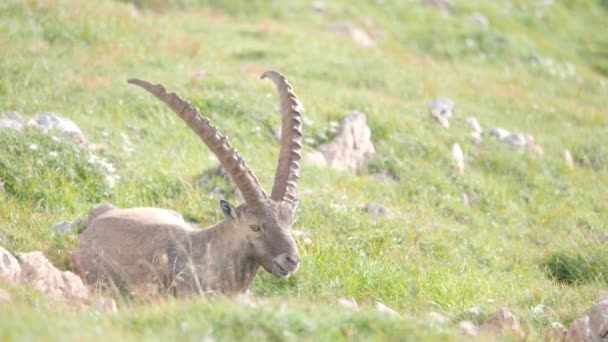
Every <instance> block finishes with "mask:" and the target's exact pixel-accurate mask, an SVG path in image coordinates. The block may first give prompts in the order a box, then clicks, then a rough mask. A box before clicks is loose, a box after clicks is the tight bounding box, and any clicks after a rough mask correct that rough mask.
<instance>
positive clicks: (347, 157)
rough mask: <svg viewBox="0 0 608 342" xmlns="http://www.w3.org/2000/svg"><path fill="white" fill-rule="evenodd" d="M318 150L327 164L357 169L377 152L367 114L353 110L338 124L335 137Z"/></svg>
mask: <svg viewBox="0 0 608 342" xmlns="http://www.w3.org/2000/svg"><path fill="white" fill-rule="evenodd" d="M318 150H319V151H320V152H321V153H322V154H323V156H324V157H325V161H326V162H327V165H328V166H330V167H332V168H335V169H339V170H344V169H347V170H351V171H357V170H358V169H360V168H361V167H362V166H363V165H364V164H365V162H366V161H367V159H368V158H369V157H370V156H371V155H373V154H374V153H375V152H376V149H375V147H374V143H373V142H372V133H371V130H370V129H369V127H368V126H367V120H366V118H365V114H364V113H362V112H351V113H349V114H348V115H347V116H346V117H344V118H343V119H342V120H341V121H340V123H339V124H338V128H337V131H336V134H335V136H334V138H333V139H332V140H331V141H330V142H328V143H325V144H323V145H321V146H319V148H318Z"/></svg>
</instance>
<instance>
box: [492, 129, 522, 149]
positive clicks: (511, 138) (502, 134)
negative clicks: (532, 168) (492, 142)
mask: <svg viewBox="0 0 608 342" xmlns="http://www.w3.org/2000/svg"><path fill="white" fill-rule="evenodd" d="M490 135H492V136H494V137H496V139H498V141H500V142H503V143H505V144H509V145H511V146H514V147H524V146H526V145H527V144H528V142H527V140H526V137H525V136H524V135H523V134H522V133H511V132H509V131H507V130H506V129H503V128H492V130H490Z"/></svg>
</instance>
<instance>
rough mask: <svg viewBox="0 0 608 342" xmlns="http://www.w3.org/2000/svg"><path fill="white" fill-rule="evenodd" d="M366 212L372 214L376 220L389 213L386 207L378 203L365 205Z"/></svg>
mask: <svg viewBox="0 0 608 342" xmlns="http://www.w3.org/2000/svg"><path fill="white" fill-rule="evenodd" d="M365 210H366V211H367V213H368V214H370V216H372V217H374V218H378V217H380V216H385V215H386V214H388V213H389V210H388V209H386V207H385V206H383V205H382V204H378V203H372V202H370V203H367V204H366V205H365Z"/></svg>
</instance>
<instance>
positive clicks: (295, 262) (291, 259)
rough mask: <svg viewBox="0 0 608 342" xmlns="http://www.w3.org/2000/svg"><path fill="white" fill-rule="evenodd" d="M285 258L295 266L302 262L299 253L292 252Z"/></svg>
mask: <svg viewBox="0 0 608 342" xmlns="http://www.w3.org/2000/svg"><path fill="white" fill-rule="evenodd" d="M285 259H286V260H287V262H288V263H290V264H292V265H293V266H295V267H297V266H298V265H299V264H300V256H299V255H297V254H291V255H289V254H288V255H287V256H286V257H285Z"/></svg>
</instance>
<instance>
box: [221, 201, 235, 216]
mask: <svg viewBox="0 0 608 342" xmlns="http://www.w3.org/2000/svg"><path fill="white" fill-rule="evenodd" d="M220 207H221V208H222V211H223V212H224V216H226V218H229V219H232V220H234V219H236V216H237V213H236V208H235V207H234V206H233V205H232V204H230V203H228V202H226V201H224V200H220Z"/></svg>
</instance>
